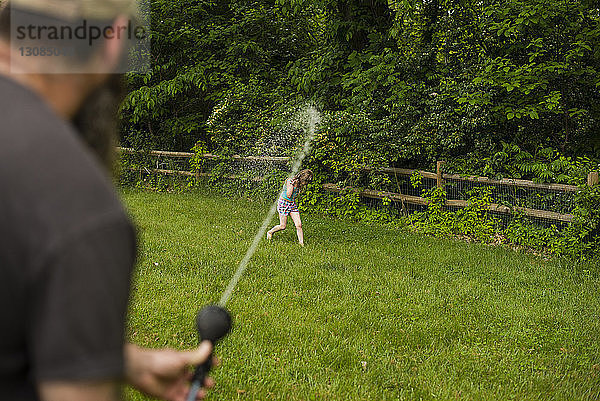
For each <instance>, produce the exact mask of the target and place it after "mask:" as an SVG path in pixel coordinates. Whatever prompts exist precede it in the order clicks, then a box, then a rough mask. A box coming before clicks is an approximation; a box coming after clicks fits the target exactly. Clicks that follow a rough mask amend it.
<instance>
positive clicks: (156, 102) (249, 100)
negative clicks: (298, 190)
mask: <svg viewBox="0 0 600 401" xmlns="http://www.w3.org/2000/svg"><path fill="white" fill-rule="evenodd" d="M150 4H151V20H152V65H151V70H150V72H148V73H146V74H130V75H129V76H128V79H129V84H130V87H131V91H130V93H129V95H128V97H127V98H126V100H125V102H124V103H123V106H122V109H121V111H122V121H123V136H122V143H123V144H124V145H126V146H132V147H136V148H142V149H150V148H159V149H163V150H178V151H189V150H190V149H194V151H196V152H198V153H204V152H211V153H214V154H220V155H233V154H241V155H249V154H254V155H255V154H268V155H288V154H291V153H292V152H293V148H294V145H295V144H296V143H297V139H298V136H299V135H300V133H299V131H298V128H297V127H295V126H293V124H292V125H290V124H287V123H286V121H287V120H288V119H290V117H291V116H292V115H293V114H294V112H295V110H297V109H298V108H299V107H300V106H301V105H302V104H306V103H307V102H312V103H313V104H316V105H317V106H318V107H319V109H320V110H321V111H322V115H323V122H322V124H321V126H320V129H319V132H318V133H317V136H316V139H315V141H314V143H313V145H314V151H313V153H312V155H311V157H310V160H308V163H309V165H310V167H311V168H313V169H314V170H315V172H316V173H317V176H319V177H320V178H319V180H318V181H317V183H319V182H324V181H325V180H327V181H333V182H338V183H343V184H346V185H353V186H363V187H364V186H369V187H371V188H375V189H378V188H384V187H385V186H386V185H390V182H389V180H388V179H387V178H385V177H382V176H374V177H370V178H369V179H368V180H369V181H365V178H364V177H363V176H361V175H360V173H359V172H360V170H361V169H362V168H365V167H370V168H376V167H382V166H398V167H419V168H425V169H432V168H433V167H434V165H435V161H437V160H446V161H447V164H446V169H447V170H448V171H452V172H456V173H466V174H481V175H487V176H490V177H495V178H502V177H515V178H526V179H534V180H536V181H541V182H560V183H567V184H573V185H581V184H583V183H584V181H585V177H586V175H587V173H588V172H589V171H590V170H594V169H598V167H599V164H598V160H599V158H600V135H599V134H598V133H599V132H600V7H599V6H598V4H597V1H595V0H561V1H555V0H483V1H462V0H461V1H459V0H388V1H382V0H369V1H364V0H360V1H329V0H313V1H309V0H271V1H220V2H216V1H211V0H177V1H173V0H151V1H150ZM196 162H197V163H198V162H199V159H198V160H196ZM196 167H198V166H197V165H195V167H194V168H196ZM219 168H220V170H218V171H220V173H219V174H220V176H223V174H225V170H224V169H223V166H222V165H221V166H220V167H219ZM317 183H316V184H315V186H314V188H313V189H314V191H312V192H311V194H312V195H311V196H312V197H311V199H312V200H311V202H312V206H313V207H315V208H317V207H318V205H319V204H320V205H331V204H332V201H331V199H329V198H327V199H328V200H327V202H325V201H319V199H321V198H323V197H326V196H328V195H325V194H322V193H318V191H317V190H316V189H317V187H316V185H317ZM342 195H343V196H341V197H337V198H336V200H335V201H333V202H334V204H336V205H337V206H336V207H335V208H334V209H335V210H337V211H340V213H344V214H353V213H354V214H356V213H358V211H359V210H363V209H361V207H360V205H359V199H358V197H357V195H356V194H345V195H344V194H342ZM429 195H432V194H429ZM438 195H440V194H438ZM482 196H483V195H482V194H473V198H474V199H475V198H477V199H479V198H481V197H482ZM483 198H485V196H483ZM586 199H587V201H585V202H584V201H582V205H583V204H586V205H587V206H585V207H584V209H585V210H587V212H586V213H588V214H589V212H591V211H593V210H595V209H597V204H598V197H597V196H596V195H593V193H592V195H589V196H588V198H586ZM335 202H337V203H335ZM586 202H587V203H586ZM433 203H435V202H433ZM323 207H325V206H323ZM328 207H330V206H328ZM582 210H583V209H582ZM336 213H337V212H336ZM360 213H363V214H365V213H366V214H369V213H372V212H368V213H367V212H364V211H363V212H360ZM465 213H467V214H468V213H469V211H465ZM473 213H474V212H473ZM582 213H583V212H582ZM583 214H585V213H583ZM369 216H370V215H369ZM430 216H435V213H430ZM445 216H446V217H447V216H448V215H445ZM473 216H475V217H477V216H479V215H478V214H477V213H475V214H472V215H471V217H473ZM367 217H368V216H367ZM375 217H377V216H375ZM379 217H381V216H379ZM457 217H459V220H457V221H458V222H454V223H452V224H454V226H453V228H452V227H451V230H450V231H453V232H454V231H460V230H459V229H458V228H457V227H458V226H457V224H458V225H459V226H460V224H463V223H461V222H460V219H462V218H463V217H465V218H466V217H468V216H467V215H466V214H465V215H464V216H462V215H461V216H457ZM588 217H589V216H588ZM428 218H429V217H428ZM428 218H427V219H428ZM432 218H433V217H432ZM590 219H591V220H590ZM592 220H593V221H594V223H593V224H592V223H590V221H592ZM597 220H598V219H597V218H596V217H594V218H591V217H590V218H588V220H586V221H587V222H586V223H585V224H587V225H586V228H585V230H583V231H578V232H577V233H576V234H573V235H572V236H571V237H569V238H574V237H576V236H581V235H583V236H586V237H589V235H590V233H591V232H593V227H595V225H597V223H598V222H597ZM465 224H466V223H465ZM434 225H435V224H434ZM463 225H464V224H463ZM448 227H450V226H448ZM448 227H446V228H444V230H446V229H450V228H448ZM486 230H487V228H486ZM442 231H443V230H442ZM517 231H518V230H516V231H515V232H517ZM584 232H585V233H584ZM515 235H516V234H515ZM561 235H562V234H561ZM475 236H479V234H476V235H475ZM540 238H542V239H540V240H539V242H540V243H543V242H544V239H543V238H545V237H540Z"/></svg>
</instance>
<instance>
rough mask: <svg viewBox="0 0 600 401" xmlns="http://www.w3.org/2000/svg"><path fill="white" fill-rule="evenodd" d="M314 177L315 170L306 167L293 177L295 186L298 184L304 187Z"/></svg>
mask: <svg viewBox="0 0 600 401" xmlns="http://www.w3.org/2000/svg"><path fill="white" fill-rule="evenodd" d="M312 178H313V172H312V171H311V170H309V169H305V170H302V171H299V172H298V174H296V175H295V176H294V178H292V184H293V185H294V186H297V187H298V188H299V189H302V188H304V187H305V186H306V185H307V184H309V183H310V182H311V181H312ZM296 184H297V185H296Z"/></svg>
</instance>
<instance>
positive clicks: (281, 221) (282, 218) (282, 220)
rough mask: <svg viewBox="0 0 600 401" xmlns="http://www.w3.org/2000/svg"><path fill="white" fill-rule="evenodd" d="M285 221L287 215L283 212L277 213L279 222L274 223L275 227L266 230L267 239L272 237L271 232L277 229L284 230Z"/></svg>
mask: <svg viewBox="0 0 600 401" xmlns="http://www.w3.org/2000/svg"><path fill="white" fill-rule="evenodd" d="M286 222H287V216H286V215H284V214H280V215H279V224H278V225H276V226H275V227H273V228H271V229H270V230H269V231H267V239H271V238H272V237H273V233H276V232H277V231H281V230H285V224H286Z"/></svg>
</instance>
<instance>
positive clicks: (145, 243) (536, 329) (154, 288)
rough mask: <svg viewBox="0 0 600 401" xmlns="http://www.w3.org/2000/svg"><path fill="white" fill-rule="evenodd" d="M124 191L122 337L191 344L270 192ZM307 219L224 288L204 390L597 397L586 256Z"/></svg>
mask: <svg viewBox="0 0 600 401" xmlns="http://www.w3.org/2000/svg"><path fill="white" fill-rule="evenodd" d="M123 198H124V200H125V202H126V203H127V205H128V207H129V209H130V212H131V214H132V216H133V217H134V220H135V221H136V223H137V225H138V227H139V230H140V235H141V236H140V239H141V243H142V247H141V251H140V259H139V262H138V266H137V270H136V273H135V279H134V289H133V296H132V300H131V307H130V316H129V338H130V340H131V341H133V342H135V343H138V344H141V345H144V346H148V347H162V346H170V347H175V348H189V347H193V346H195V345H196V344H197V335H196V331H195V328H194V320H195V316H196V313H197V311H198V309H199V308H200V307H202V306H204V305H206V304H209V303H215V302H217V301H218V300H219V299H220V297H221V295H222V292H223V291H224V289H225V287H226V286H227V284H228V282H229V280H230V279H231V277H232V275H233V273H234V271H235V269H236V268H237V265H238V263H239V262H240V260H241V259H242V257H243V256H244V253H245V252H246V249H247V248H248V246H249V245H250V243H251V241H252V238H253V237H254V234H255V232H256V231H257V230H258V228H259V226H260V224H261V222H262V219H263V218H264V215H265V214H266V212H267V209H268V206H267V205H265V204H262V203H256V202H250V201H248V200H243V199H240V200H230V199H225V198H222V197H219V196H215V195H208V194H203V193H201V192H195V193H185V194H165V193H152V192H141V191H133V190H127V191H125V192H124V193H123ZM302 219H303V223H304V230H305V235H306V244H307V246H306V247H305V248H300V247H299V246H298V244H297V241H296V238H295V230H294V229H293V224H292V222H291V221H290V222H289V224H290V225H289V226H288V229H287V230H286V231H285V232H284V233H279V234H280V235H275V236H274V239H273V241H272V242H271V243H268V242H267V241H266V240H265V241H263V242H262V243H261V244H260V246H259V248H258V250H257V252H256V254H255V255H254V258H253V259H252V261H251V263H250V265H249V267H248V270H247V271H246V273H245V274H244V276H243V277H242V279H241V281H240V283H239V285H238V287H237V289H236V290H235V292H234V293H233V296H232V298H231V300H230V302H229V303H228V305H227V307H228V309H229V310H230V311H231V313H232V315H233V318H234V328H233V331H232V332H231V334H230V335H229V336H228V337H227V338H225V339H224V340H223V341H222V343H220V344H219V346H218V347H217V349H216V353H217V355H218V356H219V357H220V358H221V359H222V366H221V367H220V368H218V369H216V370H214V372H213V377H214V378H215V380H216V382H217V386H216V388H215V389H214V390H213V391H212V392H211V393H210V395H209V398H208V399H209V400H456V399H459V400H596V399H599V398H600V343H599V341H600V339H599V335H600V319H599V310H600V301H599V295H598V290H599V284H600V275H599V273H598V271H599V269H598V266H596V264H595V263H588V264H576V263H568V262H565V261H560V260H551V261H546V260H544V259H542V258H538V257H534V256H531V255H526V254H522V253H516V252H512V251H508V250H505V249H500V248H493V247H487V246H483V245H476V244H466V243H463V242H459V241H454V240H440V239H434V238H430V237H424V236H421V235H417V234H412V233H408V232H404V231H401V230H397V229H392V228H382V227H378V226H374V225H364V224H359V223H352V222H343V221H336V220H333V219H330V218H326V217H321V216H314V215H310V214H303V215H302ZM273 224H275V220H273ZM127 398H128V399H131V400H145V399H146V398H145V397H143V396H142V395H140V394H138V393H137V392H135V391H133V390H128V391H127Z"/></svg>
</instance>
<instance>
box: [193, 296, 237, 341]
mask: <svg viewBox="0 0 600 401" xmlns="http://www.w3.org/2000/svg"><path fill="white" fill-rule="evenodd" d="M196 327H197V328H198V334H199V335H200V340H208V341H210V342H211V343H213V344H215V343H216V342H217V341H219V340H220V339H222V338H223V337H225V336H226V335H227V333H229V330H231V316H230V315H229V312H227V310H226V309H225V308H222V307H220V306H218V305H208V306H205V307H204V308H202V309H201V310H200V312H198V316H196Z"/></svg>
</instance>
